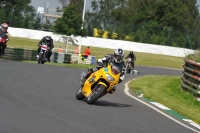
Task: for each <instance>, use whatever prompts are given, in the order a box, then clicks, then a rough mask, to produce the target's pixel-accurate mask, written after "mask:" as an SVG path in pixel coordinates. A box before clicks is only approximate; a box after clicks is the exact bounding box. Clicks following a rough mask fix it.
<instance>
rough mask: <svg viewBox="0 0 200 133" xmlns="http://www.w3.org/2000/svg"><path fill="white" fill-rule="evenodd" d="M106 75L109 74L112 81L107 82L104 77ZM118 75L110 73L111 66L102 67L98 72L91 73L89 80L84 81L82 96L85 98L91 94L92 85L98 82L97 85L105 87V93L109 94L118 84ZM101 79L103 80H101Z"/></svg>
mask: <svg viewBox="0 0 200 133" xmlns="http://www.w3.org/2000/svg"><path fill="white" fill-rule="evenodd" d="M106 74H109V75H110V76H111V77H112V78H113V79H114V81H109V80H108V79H107V77H106ZM119 77H120V73H119V74H117V75H115V74H113V73H112V71H111V66H110V65H108V66H107V67H102V68H100V69H99V70H97V71H95V72H94V73H92V74H91V75H90V76H89V78H87V80H86V81H85V83H84V85H83V88H82V94H83V95H84V96H85V97H86V98H87V97H88V96H89V95H90V93H91V92H92V85H93V84H95V83H96V82H98V84H101V85H103V86H105V87H106V89H107V90H106V92H107V93H108V92H110V91H111V90H112V89H113V87H114V86H115V85H116V84H118V82H119ZM101 79H103V80H101Z"/></svg>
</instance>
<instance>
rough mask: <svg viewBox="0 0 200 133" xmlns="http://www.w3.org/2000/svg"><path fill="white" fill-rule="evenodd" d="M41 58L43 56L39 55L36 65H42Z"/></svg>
mask: <svg viewBox="0 0 200 133" xmlns="http://www.w3.org/2000/svg"><path fill="white" fill-rule="evenodd" d="M42 56H43V53H40V54H39V58H38V64H42Z"/></svg>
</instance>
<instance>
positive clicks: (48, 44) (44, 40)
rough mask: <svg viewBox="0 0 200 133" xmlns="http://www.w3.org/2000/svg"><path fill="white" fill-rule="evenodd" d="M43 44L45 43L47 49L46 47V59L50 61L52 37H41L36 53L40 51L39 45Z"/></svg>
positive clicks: (52, 45)
mask: <svg viewBox="0 0 200 133" xmlns="http://www.w3.org/2000/svg"><path fill="white" fill-rule="evenodd" d="M42 44H45V45H47V49H48V55H47V60H48V61H49V62H50V57H51V55H52V49H53V48H54V43H53V39H52V38H50V39H49V40H47V39H46V37H43V38H42V39H41V40H40V42H39V45H38V46H39V47H38V55H39V53H40V51H41V45H42Z"/></svg>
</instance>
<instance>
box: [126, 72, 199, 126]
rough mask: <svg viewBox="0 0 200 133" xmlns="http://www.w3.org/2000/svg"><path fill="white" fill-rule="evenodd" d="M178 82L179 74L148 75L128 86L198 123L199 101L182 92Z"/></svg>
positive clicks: (179, 80) (179, 79)
mask: <svg viewBox="0 0 200 133" xmlns="http://www.w3.org/2000/svg"><path fill="white" fill-rule="evenodd" d="M180 82H181V77H179V76H153V75H151V76H150V75H148V76H143V77H141V78H138V79H136V80H134V81H132V82H131V83H130V84H129V88H131V89H132V90H133V92H135V93H136V94H139V93H138V92H140V93H142V94H144V97H145V98H148V99H151V100H153V101H157V102H159V103H161V104H163V105H165V106H167V107H169V108H170V109H172V110H174V111H176V112H177V113H179V114H182V115H184V116H186V117H187V118H190V119H192V120H193V121H195V122H197V123H199V124H200V113H199V112H200V102H198V101H197V100H195V99H194V97H193V96H192V95H191V94H190V93H189V92H183V91H182V89H181V84H180Z"/></svg>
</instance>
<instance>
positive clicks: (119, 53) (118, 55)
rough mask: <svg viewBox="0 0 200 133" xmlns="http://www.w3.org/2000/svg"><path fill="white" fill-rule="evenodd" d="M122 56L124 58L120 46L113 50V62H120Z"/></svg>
mask: <svg viewBox="0 0 200 133" xmlns="http://www.w3.org/2000/svg"><path fill="white" fill-rule="evenodd" d="M123 58H124V51H123V50H122V49H120V48H119V49H116V50H115V51H114V60H115V62H116V63H120V62H122V60H123Z"/></svg>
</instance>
